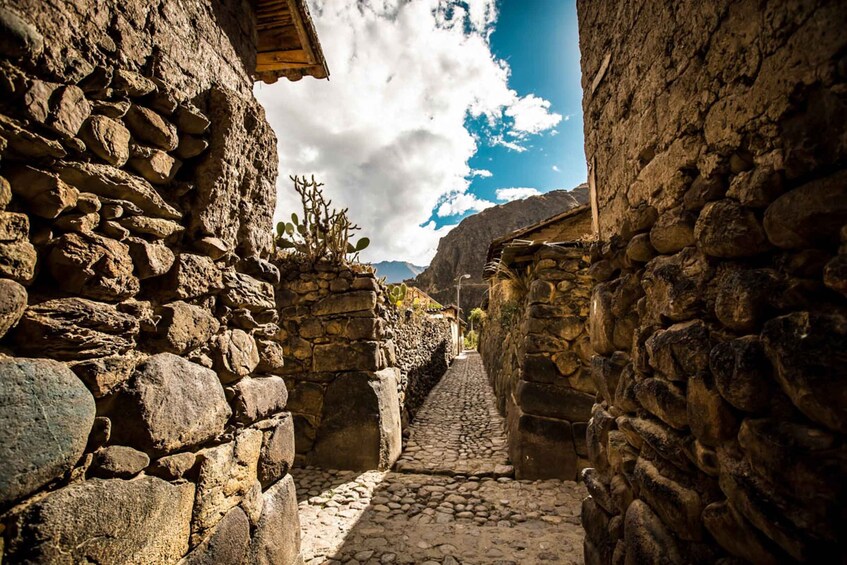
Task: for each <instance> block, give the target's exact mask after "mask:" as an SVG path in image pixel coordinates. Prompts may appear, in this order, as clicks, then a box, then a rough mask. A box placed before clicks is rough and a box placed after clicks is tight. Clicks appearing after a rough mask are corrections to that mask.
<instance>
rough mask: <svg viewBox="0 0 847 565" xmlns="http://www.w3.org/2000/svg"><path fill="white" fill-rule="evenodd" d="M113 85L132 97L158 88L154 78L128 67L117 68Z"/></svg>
mask: <svg viewBox="0 0 847 565" xmlns="http://www.w3.org/2000/svg"><path fill="white" fill-rule="evenodd" d="M111 86H112V88H114V89H115V90H120V91H121V92H124V93H126V94H127V95H128V96H132V97H139V96H144V95H145V94H150V93H151V92H153V91H154V90H156V83H154V82H153V81H152V80H150V79H149V78H145V77H143V76H141V75H140V74H138V73H134V72H132V71H130V70H127V69H115V73H114V75H113V78H112V84H111Z"/></svg>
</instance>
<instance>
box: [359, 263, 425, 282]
mask: <svg viewBox="0 0 847 565" xmlns="http://www.w3.org/2000/svg"><path fill="white" fill-rule="evenodd" d="M371 265H372V266H373V268H374V269H376V276H377V277H385V282H387V283H389V284H397V283H401V282H403V281H405V280H406V279H413V278H415V277H416V276H418V275H419V274H421V273H422V272H424V270H425V269H426V267H419V266H418V265H412V264H411V263H406V262H405V261H380V262H379V263H372V264H371Z"/></svg>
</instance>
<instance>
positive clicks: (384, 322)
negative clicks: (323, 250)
mask: <svg viewBox="0 0 847 565" xmlns="http://www.w3.org/2000/svg"><path fill="white" fill-rule="evenodd" d="M278 265H279V266H280V267H281V269H282V272H283V278H282V281H281V283H280V285H279V289H278V292H277V294H276V297H277V307H278V309H279V315H280V319H281V331H280V333H279V335H278V336H277V339H278V343H279V344H281V345H282V350H283V351H282V353H283V356H284V359H285V365H284V367H283V369H282V370H283V372H284V374H285V380H286V382H287V383H288V389H289V390H290V392H291V396H290V399H289V409H290V410H291V411H292V413H293V414H294V428H295V436H296V449H297V456H298V460H299V461H301V462H303V463H305V464H310V465H317V466H320V467H324V468H328V469H354V470H368V469H388V468H390V467H391V465H392V464H393V463H394V461H395V460H396V459H397V456H398V455H400V448H401V435H400V434H401V432H400V400H399V396H398V382H399V380H400V372H399V370H398V369H397V367H396V353H395V348H394V341H393V340H392V339H391V338H392V331H391V326H390V324H389V321H388V313H389V308H391V305H390V303H389V302H388V299H387V294H386V290H385V288H383V287H381V286H380V285H379V283H378V282H377V280H376V278H375V277H374V275H373V273H371V272H368V271H366V270H364V269H361V268H358V267H356V268H351V267H347V266H343V265H335V264H331V263H319V264H317V265H314V266H313V265H309V264H307V263H299V262H298V261H296V260H293V259H292V258H291V256H290V255H289V256H286V257H285V258H283V259H281V260H280V261H279V262H278Z"/></svg>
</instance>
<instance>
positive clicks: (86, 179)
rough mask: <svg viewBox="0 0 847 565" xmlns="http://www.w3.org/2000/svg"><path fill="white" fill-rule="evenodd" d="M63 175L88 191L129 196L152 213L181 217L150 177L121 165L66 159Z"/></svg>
mask: <svg viewBox="0 0 847 565" xmlns="http://www.w3.org/2000/svg"><path fill="white" fill-rule="evenodd" d="M58 170H59V176H60V177H61V179H62V180H63V181H64V182H66V183H68V184H70V185H72V186H75V187H77V188H78V189H80V190H82V191H84V192H91V193H94V194H96V195H97V196H104V197H106V198H110V199H118V200H126V201H129V202H132V203H133V204H135V205H136V206H138V207H139V208H140V209H141V210H143V211H144V212H146V213H147V214H150V215H152V216H157V217H160V218H166V219H169V220H179V219H180V218H182V214H181V213H180V212H179V211H178V210H177V209H176V208H174V207H173V206H171V205H170V204H168V203H167V202H165V200H164V199H163V198H162V197H161V196H160V195H159V193H158V192H156V190H155V189H154V188H153V187H152V186H151V185H150V183H149V182H147V181H146V180H144V179H142V178H140V177H137V176H135V175H132V174H130V173H128V172H126V171H123V170H121V169H116V168H114V167H111V166H109V165H101V164H97V163H62V164H61V165H60V166H59V167H58Z"/></svg>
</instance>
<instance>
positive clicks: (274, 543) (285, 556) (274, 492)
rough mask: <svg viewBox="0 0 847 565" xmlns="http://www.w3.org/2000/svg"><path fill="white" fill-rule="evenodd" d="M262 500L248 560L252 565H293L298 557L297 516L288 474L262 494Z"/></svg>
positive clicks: (292, 488) (294, 497)
mask: <svg viewBox="0 0 847 565" xmlns="http://www.w3.org/2000/svg"><path fill="white" fill-rule="evenodd" d="M264 499H265V503H264V505H263V510H262V517H261V519H260V520H259V523H258V524H257V526H256V531H255V533H254V534H253V539H252V540H251V542H250V550H249V558H248V561H249V562H250V563H255V564H256V565H277V564H282V563H296V562H297V559H298V557H299V555H300V517H299V514H298V513H297V494H296V491H295V488H294V479H292V477H291V475H286V476H285V478H283V479H281V480H280V481H278V482H277V483H276V484H275V485H273V486H272V487H270V488H269V489H268V490H267V491H265V494H264Z"/></svg>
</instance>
